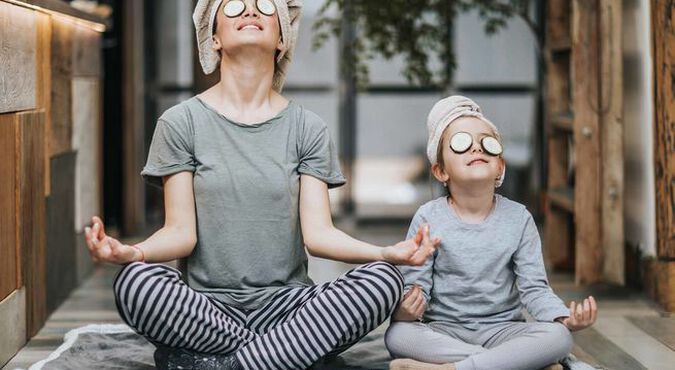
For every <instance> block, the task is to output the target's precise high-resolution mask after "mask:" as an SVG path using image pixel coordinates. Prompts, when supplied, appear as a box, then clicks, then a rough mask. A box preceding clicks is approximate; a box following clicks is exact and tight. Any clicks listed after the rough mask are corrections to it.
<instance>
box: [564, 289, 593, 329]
mask: <svg viewBox="0 0 675 370" xmlns="http://www.w3.org/2000/svg"><path fill="white" fill-rule="evenodd" d="M597 315H598V306H597V305H596V303H595V298H593V297H592V296H589V297H588V298H586V299H584V303H583V304H581V303H579V304H576V303H575V302H574V301H572V302H571V303H570V316H569V317H562V318H560V319H559V320H558V321H560V322H561V323H562V324H563V325H565V326H566V327H567V328H568V329H569V330H570V331H577V330H581V329H586V328H587V327H589V326H591V325H593V323H594V322H595V319H596V317H597Z"/></svg>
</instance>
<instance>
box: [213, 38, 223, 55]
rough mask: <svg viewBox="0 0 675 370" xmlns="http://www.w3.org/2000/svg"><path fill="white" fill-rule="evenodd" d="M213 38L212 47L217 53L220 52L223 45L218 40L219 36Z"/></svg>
mask: <svg viewBox="0 0 675 370" xmlns="http://www.w3.org/2000/svg"><path fill="white" fill-rule="evenodd" d="M211 37H212V38H213V43H212V44H211V47H212V48H213V50H215V51H219V50H220V48H222V45H221V44H220V39H219V38H218V36H217V35H213V36H211Z"/></svg>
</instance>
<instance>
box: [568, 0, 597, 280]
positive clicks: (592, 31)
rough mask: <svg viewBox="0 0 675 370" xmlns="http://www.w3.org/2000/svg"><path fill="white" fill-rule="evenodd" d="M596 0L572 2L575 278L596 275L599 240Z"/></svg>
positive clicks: (584, 278)
mask: <svg viewBox="0 0 675 370" xmlns="http://www.w3.org/2000/svg"><path fill="white" fill-rule="evenodd" d="M598 1H599V0H574V2H573V3H572V8H573V11H572V13H573V19H572V71H573V74H572V80H573V81H574V86H573V88H572V89H573V92H572V96H573V97H574V98H573V109H572V110H573V111H574V148H575V149H574V150H575V152H574V155H575V157H576V158H577V160H576V176H575V181H576V183H575V192H574V193H575V197H574V202H575V203H574V209H575V226H576V248H575V249H576V282H577V283H578V284H587V283H594V282H597V281H599V280H600V279H601V272H602V258H603V256H602V245H601V228H600V182H601V181H602V180H601V168H600V164H601V161H600V155H601V146H600V145H601V144H600V122H599V116H598V109H599V107H600V102H599V101H598V72H599V67H598V60H599V55H598V53H599V45H598V38H597V26H598V24H597V19H598Z"/></svg>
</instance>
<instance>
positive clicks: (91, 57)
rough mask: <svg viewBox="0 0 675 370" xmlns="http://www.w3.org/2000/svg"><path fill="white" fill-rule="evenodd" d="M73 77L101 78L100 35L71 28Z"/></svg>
mask: <svg viewBox="0 0 675 370" xmlns="http://www.w3.org/2000/svg"><path fill="white" fill-rule="evenodd" d="M72 45H73V56H72V58H73V76H74V77H100V76H101V34H100V33H98V32H96V31H93V30H91V29H89V28H86V27H73V44H72Z"/></svg>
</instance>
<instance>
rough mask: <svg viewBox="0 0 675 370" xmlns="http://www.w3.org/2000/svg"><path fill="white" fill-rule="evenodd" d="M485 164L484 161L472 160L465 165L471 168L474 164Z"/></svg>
mask: <svg viewBox="0 0 675 370" xmlns="http://www.w3.org/2000/svg"><path fill="white" fill-rule="evenodd" d="M487 163H488V162H487V161H486V160H485V159H481V158H477V159H474V160H473V161H471V162H469V164H467V166H473V165H475V164H487Z"/></svg>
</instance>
